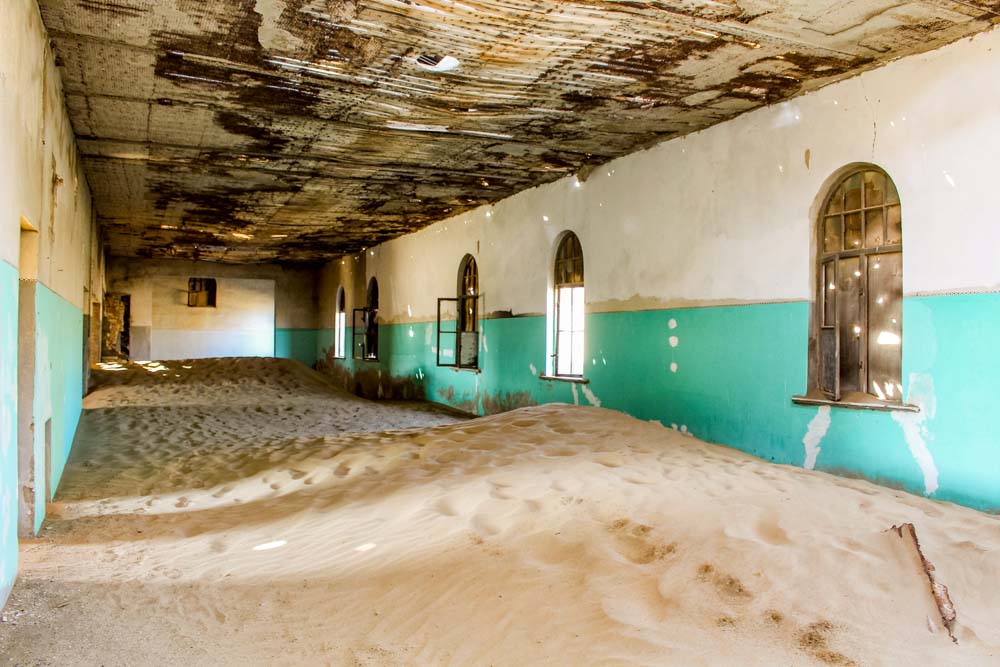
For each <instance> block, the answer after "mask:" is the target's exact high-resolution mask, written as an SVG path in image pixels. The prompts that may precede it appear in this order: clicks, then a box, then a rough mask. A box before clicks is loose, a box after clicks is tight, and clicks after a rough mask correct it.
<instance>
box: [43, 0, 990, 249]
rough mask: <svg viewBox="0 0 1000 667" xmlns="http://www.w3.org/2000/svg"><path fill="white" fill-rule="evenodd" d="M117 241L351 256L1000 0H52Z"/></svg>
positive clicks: (979, 22)
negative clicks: (381, 242)
mask: <svg viewBox="0 0 1000 667" xmlns="http://www.w3.org/2000/svg"><path fill="white" fill-rule="evenodd" d="M39 5H40V7H41V11H42V16H43V19H44V21H45V24H46V26H47V27H48V30H49V33H50V36H51V38H52V40H53V44H54V48H55V52H56V57H57V62H58V64H59V67H60V69H61V72H62V77H63V81H64V84H65V85H64V87H65V92H66V101H67V105H68V108H69V113H70V117H71V119H72V122H73V128H74V130H75V132H76V135H77V140H78V142H79V146H80V149H81V151H82V153H83V155H84V161H85V168H86V171H87V175H88V180H89V181H90V184H91V187H92V189H93V193H94V197H95V201H96V206H97V211H98V217H99V219H100V221H101V223H102V225H103V228H104V230H105V236H106V239H107V242H108V243H109V245H110V249H111V252H112V254H115V255H133V256H135V255H138V256H147V257H178V258H201V259H211V260H218V261H230V262H263V261H272V260H279V261H287V262H307V261H317V260H321V259H324V258H328V257H331V256H335V255H339V254H343V253H351V252H356V251H358V250H360V249H361V248H363V247H365V246H369V245H373V244H375V243H378V242H380V241H384V240H386V239H389V238H392V237H394V236H398V235H400V234H404V233H407V232H409V231H412V230H416V229H419V228H420V227H423V226H425V225H427V224H429V223H431V222H434V221H435V220H439V219H441V218H444V217H447V216H450V215H454V214H456V213H459V212H461V211H464V210H467V209H470V208H473V207H476V206H479V205H481V204H484V203H488V202H494V201H497V200H499V199H502V198H504V197H506V196H509V195H511V194H513V193H515V192H517V191H519V190H523V189H525V188H527V187H530V186H534V185H538V184H541V183H545V182H548V181H552V180H555V179H557V178H560V177H562V176H565V175H567V174H571V173H574V172H578V171H580V170H581V169H583V170H584V171H586V170H587V169H588V168H590V167H592V166H593V165H596V164H600V163H602V162H606V161H608V160H609V159H612V158H614V157H617V156H620V155H624V154H626V153H629V152H631V151H634V150H636V149H638V148H642V147H644V146H648V145H650V144H653V143H656V142H658V141H662V140H665V139H669V138H671V137H675V136H679V135H682V134H686V133H689V132H692V131H695V130H699V129H702V128H705V127H708V126H710V125H712V124H715V123H718V122H721V121H724V120H726V119H728V118H732V117H733V116H735V115H737V114H740V113H742V112H745V111H747V110H750V109H753V108H756V107H759V106H762V105H766V104H770V103H774V102H778V101H780V100H784V99H787V98H789V97H791V96H794V95H796V94H798V93H801V92H803V91H806V90H812V89H815V88H818V87H820V86H822V85H825V84H828V83H830V82H832V81H835V80H838V79H842V78H845V77H848V76H850V75H852V74H854V73H857V72H858V71H861V70H864V69H868V68H872V67H875V66H878V65H879V64H881V63H884V62H887V61H889V60H892V59H895V58H898V57H900V56H903V55H907V54H911V53H916V52H920V51H926V50H930V49H933V48H936V47H938V46H941V45H942V44H945V43H947V42H950V41H953V40H955V39H957V38H960V37H963V36H966V35H970V34H973V33H975V32H978V31H981V30H983V29H986V28H988V27H990V26H991V25H992V24H993V23H995V22H997V21H998V19H1000V16H998V11H1000V0H989V1H987V0H913V1H905V0H904V1H901V0H841V1H836V0H832V1H826V2H823V1H820V0H718V1H714V2H713V1H709V0H674V1H656V0H650V1H646V2H643V1H639V0H631V1H629V0H626V1H610V0H565V1H564V0H419V1H418V0H117V1H112V0H39Z"/></svg>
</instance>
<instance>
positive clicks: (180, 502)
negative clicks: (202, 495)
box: [174, 497, 191, 509]
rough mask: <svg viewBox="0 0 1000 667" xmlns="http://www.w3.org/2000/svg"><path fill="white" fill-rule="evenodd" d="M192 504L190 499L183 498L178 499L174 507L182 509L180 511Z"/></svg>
mask: <svg viewBox="0 0 1000 667" xmlns="http://www.w3.org/2000/svg"><path fill="white" fill-rule="evenodd" d="M190 504H191V501H190V500H189V499H188V498H186V497H183V498H178V500H177V502H176V503H174V507H177V508H180V509H184V508H185V507H187V506H188V505H190Z"/></svg>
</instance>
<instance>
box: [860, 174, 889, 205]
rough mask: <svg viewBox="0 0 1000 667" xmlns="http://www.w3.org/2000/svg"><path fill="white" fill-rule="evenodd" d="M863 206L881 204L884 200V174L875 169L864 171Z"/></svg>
mask: <svg viewBox="0 0 1000 667" xmlns="http://www.w3.org/2000/svg"><path fill="white" fill-rule="evenodd" d="M864 181H865V208H872V207H873V206H881V205H882V204H883V203H884V202H885V175H884V174H881V173H879V172H877V171H866V172H865V174H864Z"/></svg>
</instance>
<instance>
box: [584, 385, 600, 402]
mask: <svg viewBox="0 0 1000 667" xmlns="http://www.w3.org/2000/svg"><path fill="white" fill-rule="evenodd" d="M580 389H581V391H583V395H584V397H585V398H586V399H587V401H589V402H590V404H591V405H593V406H594V407H595V408H599V407H601V399H599V398H597V396H595V395H594V392H592V391H591V390H590V387H588V386H587V385H585V384H581V385H580Z"/></svg>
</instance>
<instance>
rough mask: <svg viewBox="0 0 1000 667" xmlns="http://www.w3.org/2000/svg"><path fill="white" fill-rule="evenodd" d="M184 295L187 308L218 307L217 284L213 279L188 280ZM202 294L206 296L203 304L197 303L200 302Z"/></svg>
mask: <svg viewBox="0 0 1000 667" xmlns="http://www.w3.org/2000/svg"><path fill="white" fill-rule="evenodd" d="M186 294H187V305H188V308H216V307H218V303H219V301H218V299H219V284H218V281H217V280H216V279H215V278H199V277H190V278H188V288H187V292H186ZM202 294H205V295H206V296H205V299H204V301H205V303H197V302H198V301H201V300H202V299H200V298H199V296H200V295H202Z"/></svg>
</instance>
